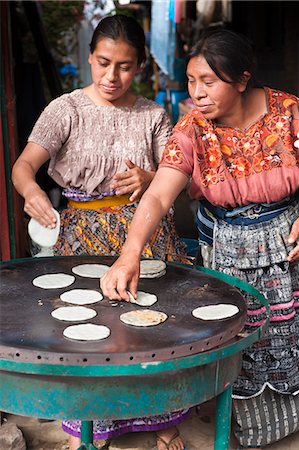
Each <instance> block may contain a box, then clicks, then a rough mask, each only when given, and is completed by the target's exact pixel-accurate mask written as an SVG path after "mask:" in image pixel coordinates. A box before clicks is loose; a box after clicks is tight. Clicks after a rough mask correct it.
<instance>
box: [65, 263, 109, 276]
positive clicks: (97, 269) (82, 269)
mask: <svg viewBox="0 0 299 450" xmlns="http://www.w3.org/2000/svg"><path fill="white" fill-rule="evenodd" d="M109 268H110V267H109V266H106V265H104V264H80V265H79V266H75V267H73V268H72V272H74V273H75V274H76V275H79V276H80V277H85V278H101V277H102V276H103V275H104V274H105V273H106V272H107V270H108V269H109Z"/></svg>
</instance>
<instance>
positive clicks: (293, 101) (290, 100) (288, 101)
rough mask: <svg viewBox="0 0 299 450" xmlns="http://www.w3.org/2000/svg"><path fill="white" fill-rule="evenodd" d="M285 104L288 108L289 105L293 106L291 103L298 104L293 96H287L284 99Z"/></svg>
mask: <svg viewBox="0 0 299 450" xmlns="http://www.w3.org/2000/svg"><path fill="white" fill-rule="evenodd" d="M282 104H283V106H284V107H285V108H288V107H289V106H291V105H295V104H296V102H295V100H293V99H292V98H286V99H285V100H284V101H283V103H282Z"/></svg>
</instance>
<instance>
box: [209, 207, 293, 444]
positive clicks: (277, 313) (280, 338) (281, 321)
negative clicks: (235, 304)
mask: <svg viewBox="0 0 299 450" xmlns="http://www.w3.org/2000/svg"><path fill="white" fill-rule="evenodd" d="M298 217H299V205H298V203H297V204H295V205H292V206H290V207H289V208H288V209H287V210H286V211H285V212H283V213H282V214H280V215H279V216H277V217H275V218H274V219H272V220H270V221H267V222H263V223H259V224H256V225H249V226H242V225H230V224H228V223H226V222H225V221H223V220H218V222H217V223H216V229H215V231H214V236H215V240H214V249H213V260H214V264H213V266H214V268H215V269H216V270H219V271H221V272H224V273H226V274H228V275H232V276H234V277H237V278H239V279H241V280H243V281H245V282H247V283H249V284H251V285H253V286H254V287H255V288H257V289H258V290H259V291H260V292H262V293H263V294H264V295H265V297H266V298H267V300H268V302H269V305H270V310H271V316H270V323H269V327H268V330H267V331H266V333H265V335H264V337H263V339H261V340H260V341H259V342H257V343H255V344H254V345H252V346H251V347H250V348H248V349H246V350H244V352H243V364H242V370H241V373H240V375H239V377H238V379H237V381H236V383H235V384H234V391H233V392H234V394H233V398H234V402H233V405H234V406H233V407H234V415H235V419H236V427H235V434H236V437H237V438H238V440H239V442H240V444H241V445H242V446H244V447H261V446H264V445H266V444H269V443H271V442H274V441H276V440H279V439H282V438H283V437H285V436H287V435H288V434H290V433H292V432H294V431H296V430H298V429H299V421H298V415H299V262H298V261H296V262H292V263H290V262H288V261H287V255H288V253H289V252H290V250H291V249H292V248H293V247H294V245H293V244H289V243H288V242H287V238H288V235H289V233H290V229H291V226H292V224H293V223H294V222H295V220H296V219H297V218H298ZM244 297H245V301H246V303H247V307H248V315H247V322H246V329H247V330H248V331H249V332H250V331H252V330H254V329H256V327H257V326H259V325H260V324H262V323H263V322H264V320H265V314H266V311H265V308H264V307H262V306H261V305H260V304H259V303H258V301H257V300H256V299H254V298H252V297H251V296H250V295H246V294H245V295H244Z"/></svg>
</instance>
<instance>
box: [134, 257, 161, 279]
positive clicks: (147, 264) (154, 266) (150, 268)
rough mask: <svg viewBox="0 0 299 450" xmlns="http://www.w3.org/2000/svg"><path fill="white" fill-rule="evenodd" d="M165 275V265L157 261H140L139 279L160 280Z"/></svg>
mask: <svg viewBox="0 0 299 450" xmlns="http://www.w3.org/2000/svg"><path fill="white" fill-rule="evenodd" d="M165 274H166V264H165V262H164V261H161V260H159V259H143V260H142V261H140V278H160V277H162V276H163V275H165Z"/></svg>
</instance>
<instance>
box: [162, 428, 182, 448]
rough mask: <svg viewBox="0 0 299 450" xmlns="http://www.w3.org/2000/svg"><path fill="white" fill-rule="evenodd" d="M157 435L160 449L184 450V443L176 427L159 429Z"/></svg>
mask: <svg viewBox="0 0 299 450" xmlns="http://www.w3.org/2000/svg"><path fill="white" fill-rule="evenodd" d="M156 435H157V449H158V450H183V449H184V443H183V441H182V439H181V437H180V435H179V431H178V429H177V428H176V427H172V428H167V429H166V430H159V431H158V432H156Z"/></svg>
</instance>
